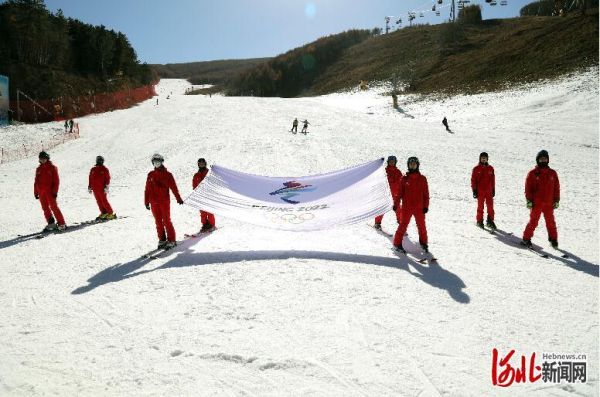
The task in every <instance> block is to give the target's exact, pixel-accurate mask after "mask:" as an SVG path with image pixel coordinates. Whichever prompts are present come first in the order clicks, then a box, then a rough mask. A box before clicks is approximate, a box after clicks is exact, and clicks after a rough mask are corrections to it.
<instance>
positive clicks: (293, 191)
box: [269, 181, 317, 204]
mask: <svg viewBox="0 0 600 397" xmlns="http://www.w3.org/2000/svg"><path fill="white" fill-rule="evenodd" d="M283 186H285V187H282V188H281V189H277V190H275V191H274V192H271V193H269V194H270V195H271V196H279V198H280V199H282V200H283V201H285V202H286V203H290V204H298V203H299V202H300V201H296V200H291V198H292V197H294V196H297V195H299V194H300V193H303V192H312V191H313V190H317V188H316V187H313V188H310V186H312V185H303V184H302V183H300V182H296V181H289V182H284V183H283Z"/></svg>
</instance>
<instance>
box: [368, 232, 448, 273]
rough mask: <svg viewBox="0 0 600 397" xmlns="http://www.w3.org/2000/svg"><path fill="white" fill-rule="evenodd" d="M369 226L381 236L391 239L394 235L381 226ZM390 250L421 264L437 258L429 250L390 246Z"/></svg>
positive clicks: (434, 260) (435, 260)
mask: <svg viewBox="0 0 600 397" xmlns="http://www.w3.org/2000/svg"><path fill="white" fill-rule="evenodd" d="M368 225H369V226H371V227H372V228H373V229H375V230H376V231H377V233H379V234H381V235H382V236H385V237H387V238H389V239H393V238H394V235H392V234H390V233H388V232H386V231H385V230H383V229H381V228H376V227H375V226H373V225H372V224H370V223H369V224H368ZM392 252H393V253H394V254H395V255H397V256H400V257H409V258H411V259H413V260H415V261H416V262H419V263H421V264H425V263H431V262H437V258H436V257H434V256H433V255H432V254H431V252H429V251H423V250H421V251H419V252H413V251H412V250H411V251H407V250H405V249H402V250H400V249H397V248H395V247H394V248H392Z"/></svg>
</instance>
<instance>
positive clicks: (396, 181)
mask: <svg viewBox="0 0 600 397" xmlns="http://www.w3.org/2000/svg"><path fill="white" fill-rule="evenodd" d="M396 163H397V159H396V156H389V157H388V158H387V167H385V172H386V174H387V179H388V183H389V185H390V192H391V193H392V199H393V201H394V202H396V198H397V197H398V189H399V187H400V181H401V180H402V171H400V170H399V169H398V167H396ZM394 213H395V214H396V221H398V224H400V220H401V219H402V208H396V209H395V210H394ZM382 220H383V214H382V215H379V216H377V217H375V225H374V227H375V229H381V221H382Z"/></svg>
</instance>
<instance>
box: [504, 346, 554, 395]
mask: <svg viewBox="0 0 600 397" xmlns="http://www.w3.org/2000/svg"><path fill="white" fill-rule="evenodd" d="M514 354H515V350H514V349H513V350H511V351H510V352H509V353H508V354H507V355H506V356H504V357H501V358H500V359H498V349H496V348H494V350H493V351H492V383H493V384H494V386H500V387H508V386H510V385H512V384H513V383H514V382H516V383H526V382H527V379H529V382H531V383H533V382H537V381H538V380H539V379H540V378H541V377H542V375H541V374H540V371H541V369H542V368H541V367H540V366H539V365H535V353H531V357H530V359H529V361H528V360H527V359H526V357H525V356H523V355H521V362H520V365H518V364H517V366H516V367H513V365H512V364H511V361H510V360H511V359H512V357H513V355H514ZM528 368H529V370H528ZM527 375H529V377H527Z"/></svg>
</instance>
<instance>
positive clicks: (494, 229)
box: [477, 226, 569, 259]
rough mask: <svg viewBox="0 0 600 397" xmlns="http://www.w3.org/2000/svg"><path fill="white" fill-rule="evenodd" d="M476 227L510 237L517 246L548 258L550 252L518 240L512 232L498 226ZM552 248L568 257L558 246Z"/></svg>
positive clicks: (563, 256) (562, 256)
mask: <svg viewBox="0 0 600 397" xmlns="http://www.w3.org/2000/svg"><path fill="white" fill-rule="evenodd" d="M477 227H478V228H480V229H482V230H485V231H486V232H488V233H490V234H498V235H500V236H502V237H504V238H506V239H510V240H512V241H513V242H514V243H515V244H517V245H518V246H519V247H521V248H526V249H527V250H529V251H531V252H533V253H534V254H536V255H537V256H539V257H540V258H544V259H548V258H550V254H549V253H547V252H545V251H544V250H543V249H542V248H541V247H537V246H534V245H527V244H525V243H524V242H523V241H522V240H519V239H518V237H516V236H515V235H514V234H513V233H512V232H506V231H504V230H501V229H498V228H490V227H485V228H481V227H479V226H477ZM553 248H554V247H553ZM554 249H555V250H557V251H559V252H560V256H561V258H565V259H567V258H569V254H568V253H566V252H565V251H563V250H561V249H558V248H554Z"/></svg>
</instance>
